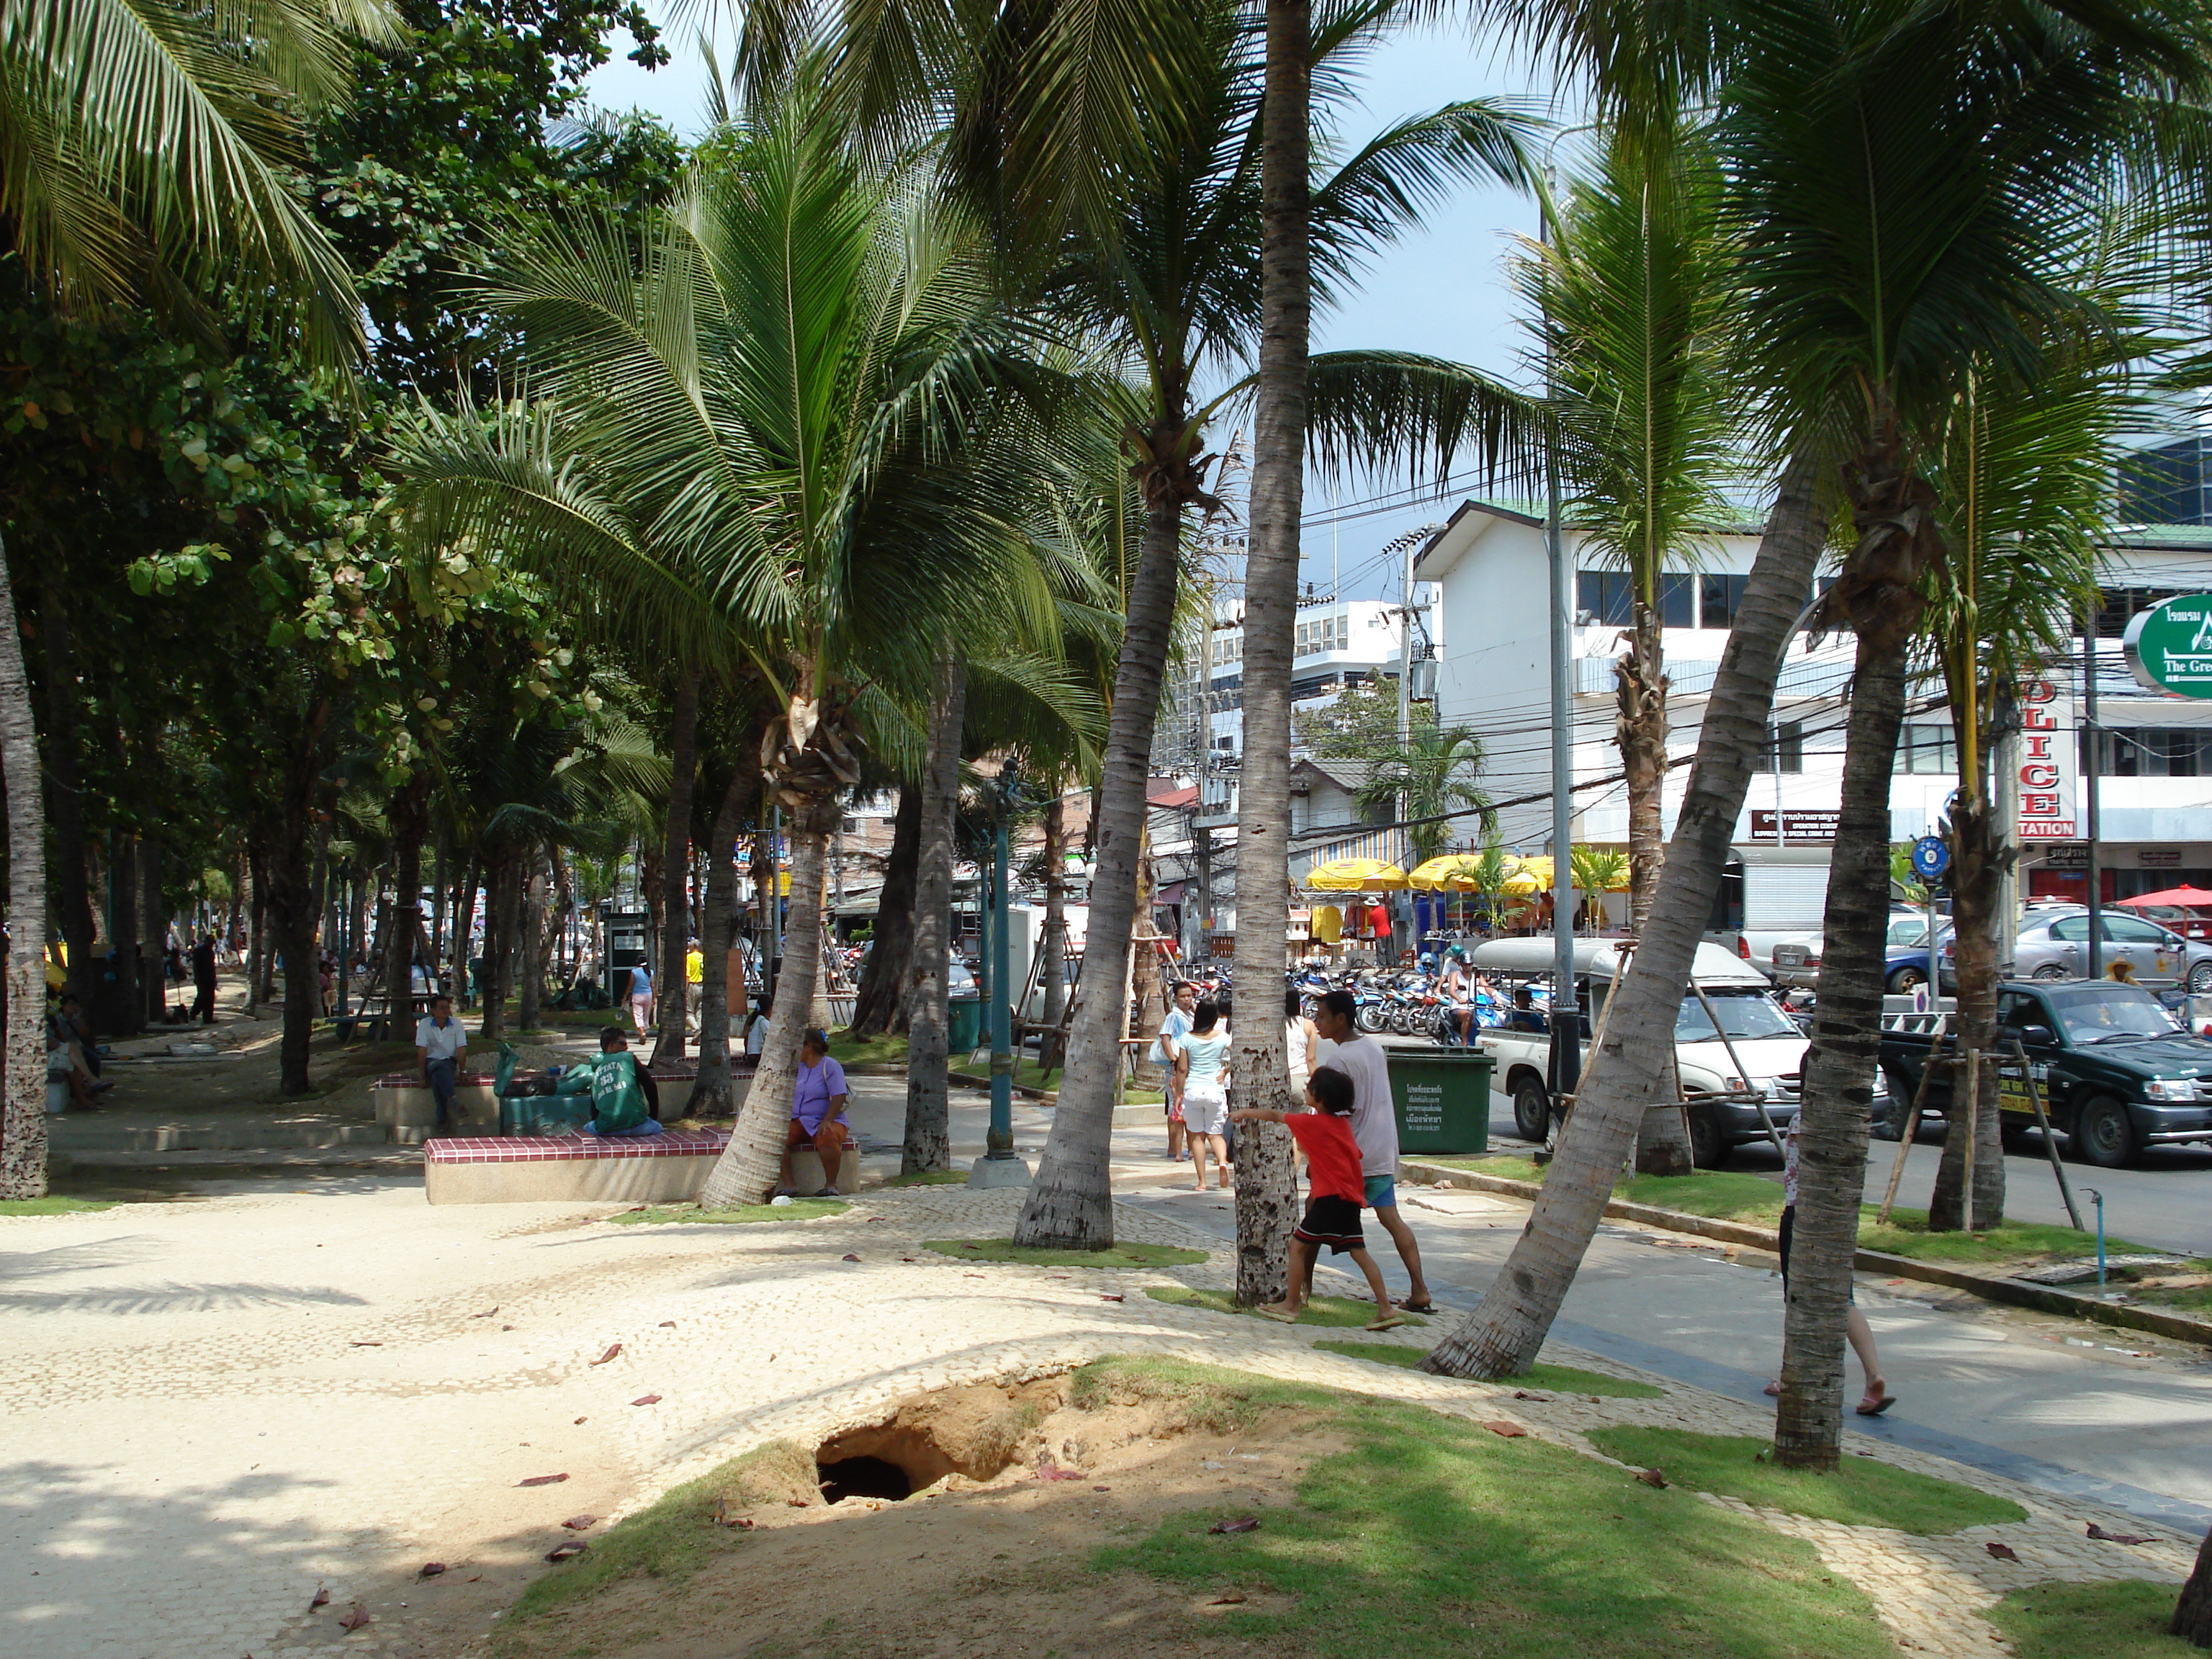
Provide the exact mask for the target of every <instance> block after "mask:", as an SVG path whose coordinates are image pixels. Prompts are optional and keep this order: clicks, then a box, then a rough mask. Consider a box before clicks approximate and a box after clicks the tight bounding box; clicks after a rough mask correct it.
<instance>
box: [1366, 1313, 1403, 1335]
mask: <svg viewBox="0 0 2212 1659" xmlns="http://www.w3.org/2000/svg"><path fill="white" fill-rule="evenodd" d="M1405 1322H1406V1320H1405V1316H1403V1315H1402V1314H1385V1315H1383V1317H1382V1318H1380V1319H1377V1320H1375V1321H1373V1322H1370V1324H1369V1325H1368V1327H1367V1328H1368V1329H1369V1330H1370V1331H1390V1330H1395V1329H1397V1328H1398V1327H1399V1326H1401V1325H1402V1324H1404V1323H1405Z"/></svg>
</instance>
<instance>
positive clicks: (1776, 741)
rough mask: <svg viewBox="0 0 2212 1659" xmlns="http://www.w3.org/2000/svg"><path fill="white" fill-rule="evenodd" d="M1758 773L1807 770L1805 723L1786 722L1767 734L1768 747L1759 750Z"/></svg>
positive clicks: (1770, 727)
mask: <svg viewBox="0 0 2212 1659" xmlns="http://www.w3.org/2000/svg"><path fill="white" fill-rule="evenodd" d="M1804 769H1805V722H1804V721H1802V720H1784V721H1783V722H1782V723H1781V724H1780V725H1778V726H1769V727H1768V728H1767V732H1766V746H1765V748H1764V749H1762V750H1759V763H1758V765H1757V766H1755V767H1753V770H1754V771H1758V772H1802V771H1803V770H1804Z"/></svg>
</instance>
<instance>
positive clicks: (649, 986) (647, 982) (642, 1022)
mask: <svg viewBox="0 0 2212 1659" xmlns="http://www.w3.org/2000/svg"><path fill="white" fill-rule="evenodd" d="M629 1014H630V1018H632V1019H634V1020H635V1021H636V1022H637V1034H638V1036H640V1037H641V1038H643V1037H647V1036H652V1035H653V974H652V970H651V969H648V968H647V967H646V965H645V964H644V963H638V964H637V966H636V967H635V968H633V969H630V970H629Z"/></svg>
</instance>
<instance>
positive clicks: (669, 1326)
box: [660, 1319, 676, 1331]
mask: <svg viewBox="0 0 2212 1659" xmlns="http://www.w3.org/2000/svg"><path fill="white" fill-rule="evenodd" d="M660 1328H661V1329H662V1330H664V1331H672V1330H674V1329H675V1328H676V1322H675V1321H674V1320H672V1319H664V1320H662V1321H661V1322H660Z"/></svg>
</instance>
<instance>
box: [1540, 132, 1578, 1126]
mask: <svg viewBox="0 0 2212 1659" xmlns="http://www.w3.org/2000/svg"><path fill="white" fill-rule="evenodd" d="M1548 172H1549V168H1548V167H1547V173H1548ZM1548 182H1549V180H1548V179H1547V184H1548ZM1542 229H1543V240H1546V241H1547V242H1548V241H1549V240H1551V231H1552V218H1551V206H1550V192H1549V191H1548V190H1547V191H1546V200H1545V209H1544V215H1543V225H1542ZM1549 332H1550V331H1549V330H1548V329H1547V330H1546V333H1547V336H1548V334H1549ZM1552 368H1553V365H1552V354H1551V351H1550V349H1549V347H1548V346H1547V348H1546V350H1545V354H1544V381H1545V392H1546V395H1547V397H1548V396H1549V395H1550V393H1551V392H1552V389H1553V388H1552ZM1544 552H1545V555H1546V562H1547V564H1548V565H1549V567H1550V570H1551V590H1552V591H1551V603H1552V618H1551V621H1552V629H1551V634H1552V942H1553V957H1552V962H1553V967H1552V974H1553V981H1554V984H1553V991H1552V1020H1551V1025H1552V1078H1553V1086H1552V1092H1553V1095H1554V1096H1555V1097H1557V1096H1559V1095H1567V1094H1572V1093H1573V1092H1574V1091H1575V1089H1576V1087H1577V1085H1579V1084H1580V1083H1581V1081H1582V1062H1583V1049H1582V1015H1581V1011H1580V1010H1579V1009H1578V1008H1577V1006H1576V1003H1575V889H1574V873H1573V871H1574V865H1573V853H1574V849H1573V847H1572V845H1571V842H1572V840H1573V836H1574V822H1573V818H1574V793H1573V791H1574V782H1575V750H1574V724H1575V701H1574V685H1573V681H1572V675H1573V671H1574V661H1573V658H1572V656H1571V652H1572V650H1573V636H1572V635H1571V634H1570V632H1569V631H1568V630H1569V628H1570V626H1571V623H1572V613H1571V611H1570V610H1569V608H1568V607H1569V605H1570V604H1571V591H1570V586H1569V582H1568V577H1569V574H1570V572H1569V571H1568V569H1567V550H1566V539H1565V537H1564V536H1562V535H1561V534H1560V531H1559V435H1558V432H1557V431H1556V429H1555V428H1554V427H1553V423H1552V422H1549V421H1547V422H1546V424H1545V429H1544Z"/></svg>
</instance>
